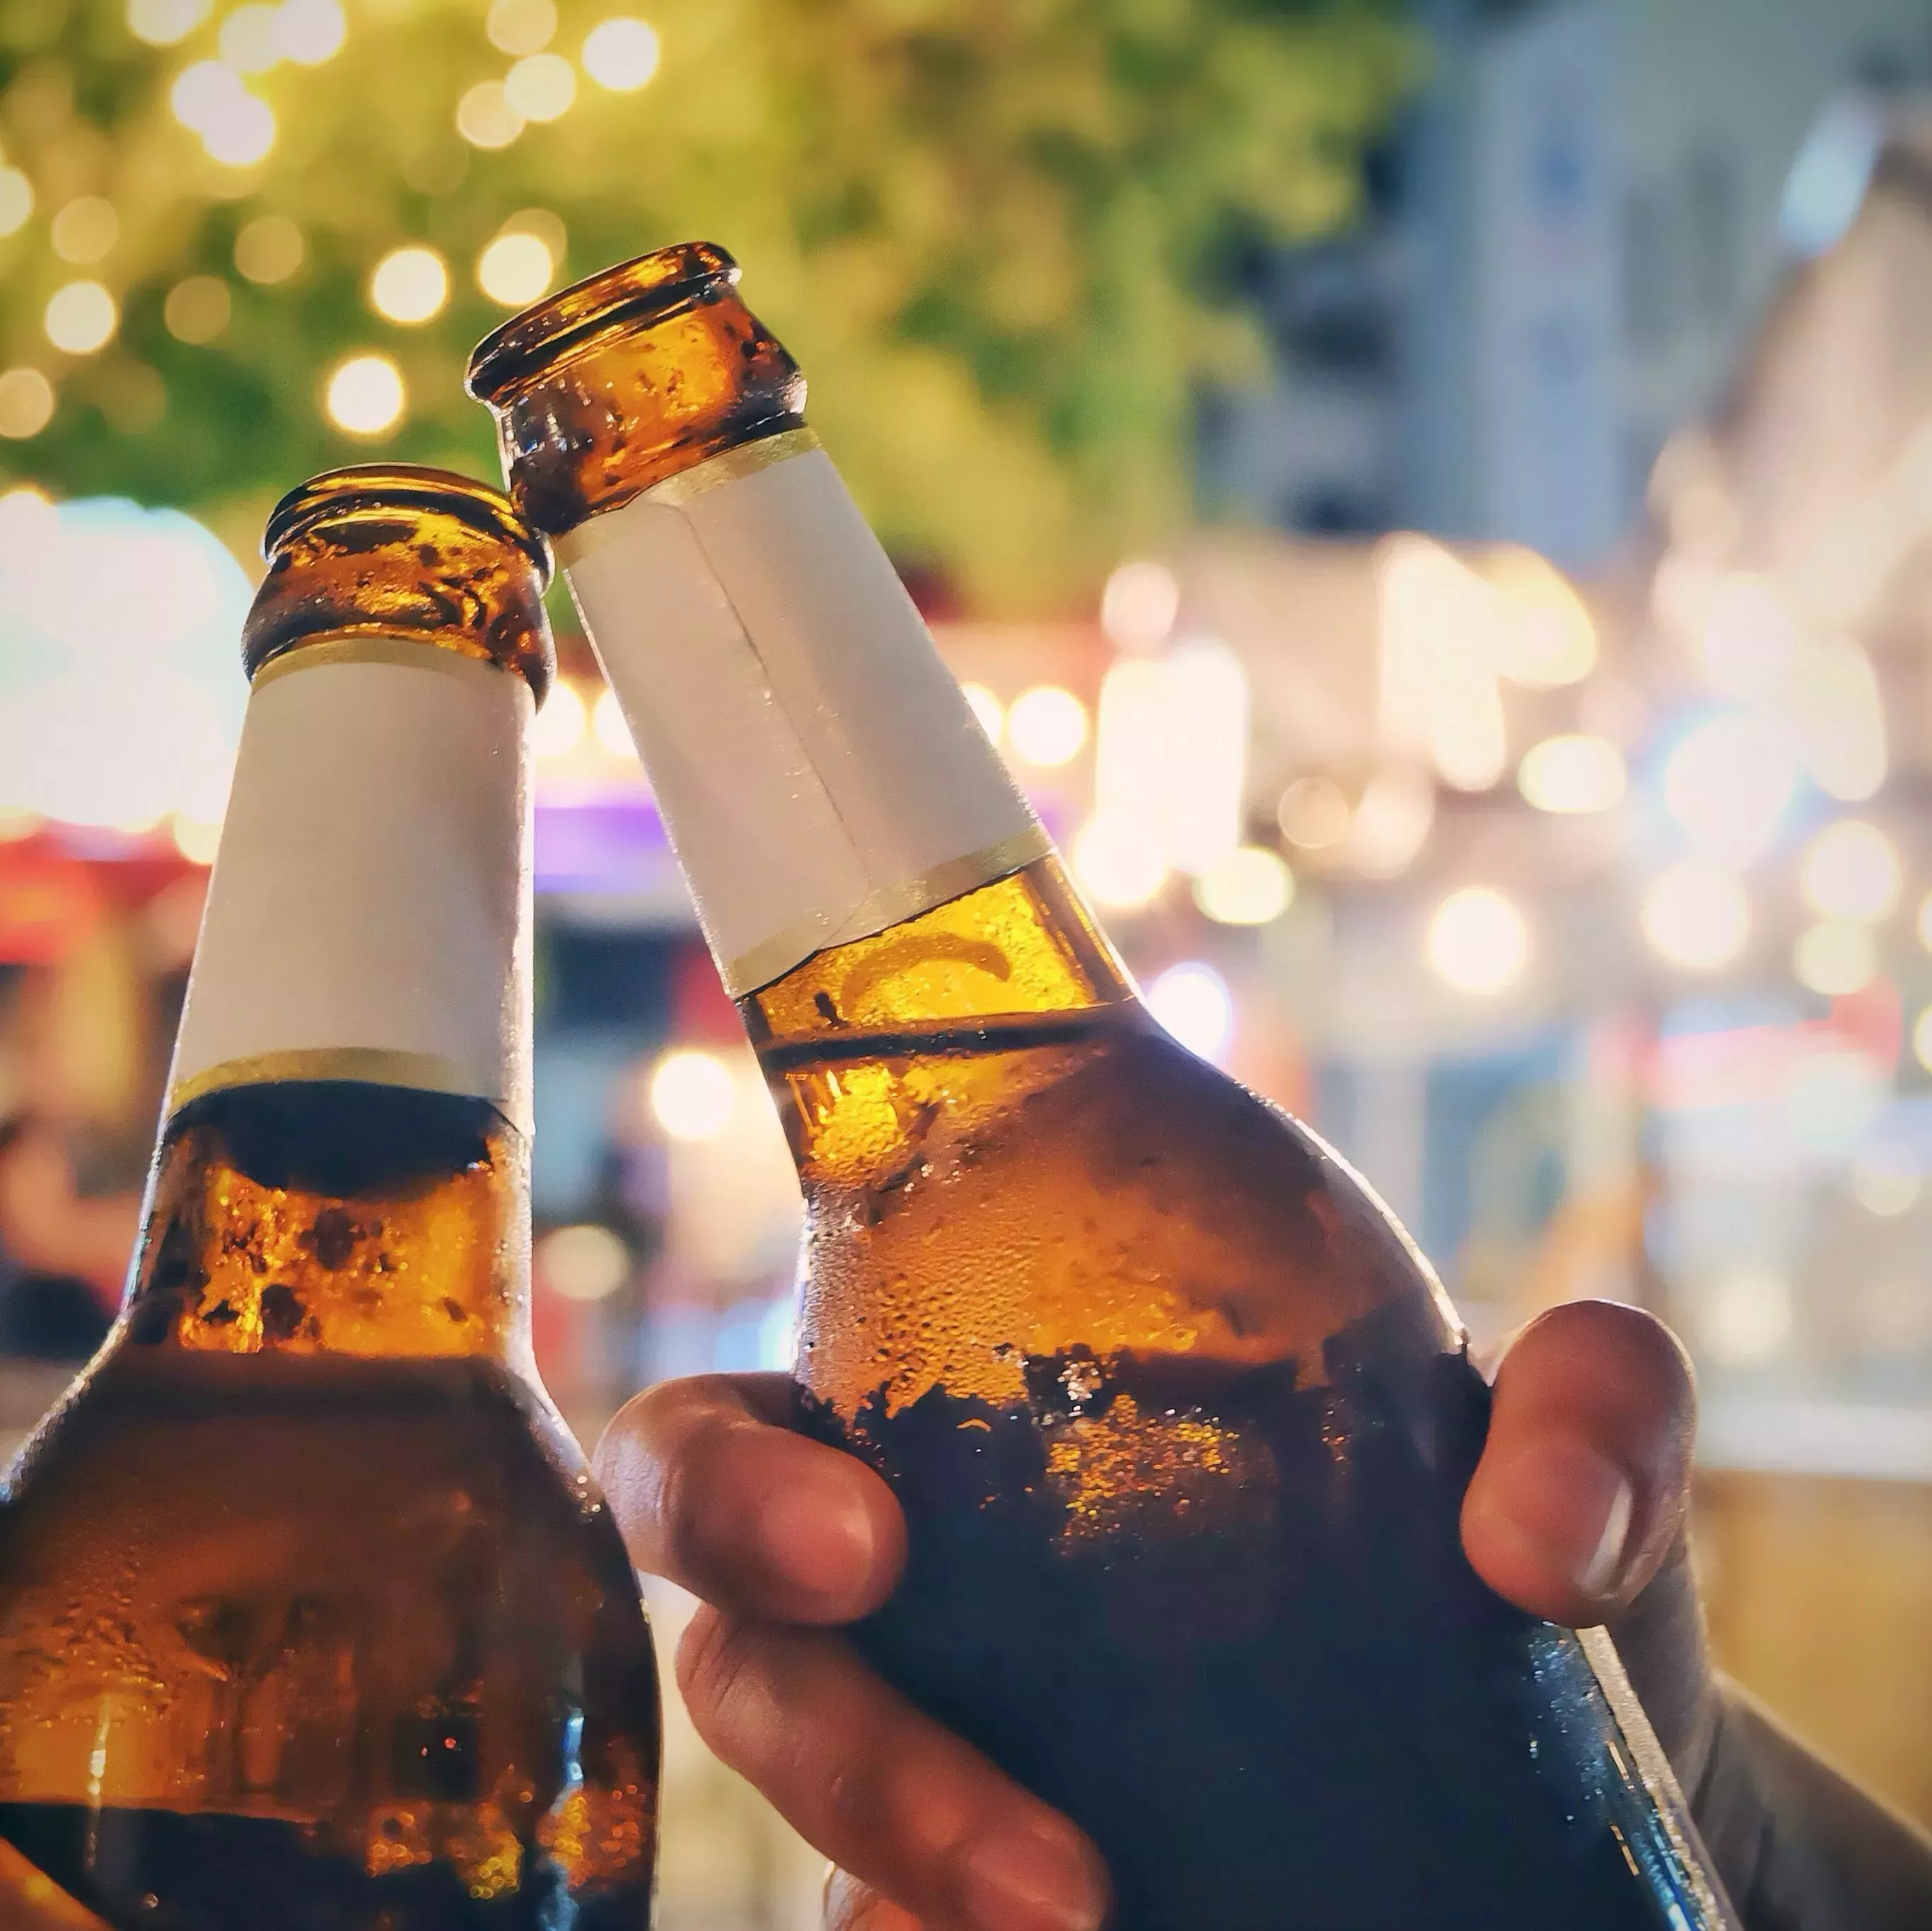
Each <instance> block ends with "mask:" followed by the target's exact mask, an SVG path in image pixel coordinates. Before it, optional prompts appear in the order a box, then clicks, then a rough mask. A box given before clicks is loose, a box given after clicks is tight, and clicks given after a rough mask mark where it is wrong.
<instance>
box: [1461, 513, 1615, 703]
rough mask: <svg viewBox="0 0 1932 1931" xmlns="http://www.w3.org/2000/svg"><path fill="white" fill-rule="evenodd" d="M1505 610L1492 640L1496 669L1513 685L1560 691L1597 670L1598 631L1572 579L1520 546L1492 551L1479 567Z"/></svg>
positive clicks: (1534, 553) (1532, 551)
mask: <svg viewBox="0 0 1932 1931" xmlns="http://www.w3.org/2000/svg"><path fill="white" fill-rule="evenodd" d="M1481 574H1482V575H1483V576H1484V578H1485V579H1487V581H1488V582H1489V583H1490V584H1491V585H1492V586H1493V587H1494V588H1495V589H1496V590H1498V591H1499V592H1500V593H1501V594H1502V599H1503V604H1504V608H1503V610H1502V612H1501V613H1500V614H1501V617H1502V621H1500V622H1499V623H1497V624H1496V628H1495V629H1494V631H1493V633H1492V635H1491V637H1490V650H1491V652H1492V653H1493V656H1494V659H1495V662H1496V668H1497V669H1498V670H1499V671H1501V672H1502V674H1503V675H1504V676H1505V677H1508V679H1509V680H1510V681H1511V683H1517V684H1522V685H1524V686H1526V687H1528V688H1529V689H1532V690H1555V689H1559V688H1561V687H1562V686H1564V685H1565V684H1575V683H1582V682H1583V680H1584V679H1585V678H1586V677H1588V676H1589V674H1590V673H1591V672H1592V671H1593V670H1595V668H1596V667H1597V627H1596V626H1595V623H1593V622H1592V620H1591V617H1590V612H1589V608H1588V607H1587V606H1586V605H1585V603H1584V602H1583V599H1582V598H1581V597H1580V596H1578V595H1577V592H1576V590H1575V588H1574V586H1573V585H1572V584H1571V581H1570V580H1569V578H1567V577H1566V576H1565V575H1564V574H1563V572H1562V571H1561V570H1559V569H1558V568H1557V567H1556V565H1555V564H1554V563H1551V562H1550V561H1549V560H1548V559H1547V558H1546V557H1540V556H1538V554H1537V553H1536V552H1535V551H1534V550H1528V549H1525V548H1523V547H1522V546H1521V545H1517V544H1506V545H1502V546H1501V547H1499V548H1496V549H1493V550H1491V551H1488V552H1487V554H1485V555H1484V558H1483V560H1482V563H1481Z"/></svg>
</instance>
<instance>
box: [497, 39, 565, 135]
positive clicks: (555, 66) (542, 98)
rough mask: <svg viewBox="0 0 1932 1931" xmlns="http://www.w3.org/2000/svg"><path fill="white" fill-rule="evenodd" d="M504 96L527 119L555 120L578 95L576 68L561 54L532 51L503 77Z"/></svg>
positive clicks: (563, 113) (560, 116) (562, 114)
mask: <svg viewBox="0 0 1932 1931" xmlns="http://www.w3.org/2000/svg"><path fill="white" fill-rule="evenodd" d="M503 98H504V99H505V101H508V103H509V104H510V105H511V107H512V108H514V110H516V112H517V113H519V114H520V115H522V116H523V119H525V120H526V121H555V120H559V119H561V118H562V116H564V115H565V114H567V113H569V111H570V104H571V102H572V101H574V100H575V99H576V98H577V70H576V68H574V67H572V66H571V64H570V63H569V62H568V61H567V60H565V59H564V57H563V56H562V55H561V54H553V53H540V54H531V55H529V56H527V57H526V59H522V60H520V61H518V62H517V64H516V65H515V66H514V67H513V68H511V70H510V71H509V72H508V74H505V75H504V77H503Z"/></svg>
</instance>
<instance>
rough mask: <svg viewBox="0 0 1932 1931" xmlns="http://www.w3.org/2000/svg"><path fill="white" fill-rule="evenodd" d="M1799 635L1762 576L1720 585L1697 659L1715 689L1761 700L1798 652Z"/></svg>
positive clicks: (1700, 637) (1737, 578) (1706, 618)
mask: <svg viewBox="0 0 1932 1931" xmlns="http://www.w3.org/2000/svg"><path fill="white" fill-rule="evenodd" d="M1797 650H1798V632H1797V631H1796V628H1795V627H1794V626H1793V623H1792V621H1791V618H1790V614H1789V613H1788V612H1787V611H1786V609H1785V608H1784V603H1783V602H1782V600H1781V599H1780V598H1779V596H1778V593H1777V591H1776V590H1775V589H1773V588H1772V586H1771V585H1770V584H1768V583H1767V582H1766V581H1765V580H1764V579H1763V578H1762V577H1755V576H1749V575H1742V574H1739V575H1733V576H1728V577H1724V578H1721V579H1719V580H1718V582H1717V583H1716V584H1715V588H1714V591H1713V593H1712V596H1711V599H1710V604H1709V608H1708V609H1707V610H1706V611H1705V612H1704V616H1703V623H1702V625H1701V626H1700V628H1699V631H1698V636H1697V655H1698V659H1699V662H1700V664H1701V665H1702V667H1703V672H1704V675H1705V677H1706V678H1707V679H1708V680H1709V682H1710V683H1711V685H1712V688H1713V689H1716V690H1718V691H1721V692H1723V693H1724V695H1725V696H1727V697H1732V698H1756V697H1762V696H1763V695H1766V693H1767V692H1769V691H1771V690H1772V689H1775V688H1776V686H1778V683H1780V682H1781V680H1783V679H1784V677H1786V676H1787V674H1789V673H1790V669H1791V666H1792V662H1793V659H1794V658H1795V657H1796V654H1797Z"/></svg>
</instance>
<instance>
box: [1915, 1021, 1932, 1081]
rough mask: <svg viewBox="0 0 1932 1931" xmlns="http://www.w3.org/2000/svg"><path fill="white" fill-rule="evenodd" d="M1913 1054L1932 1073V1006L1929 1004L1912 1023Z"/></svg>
mask: <svg viewBox="0 0 1932 1931" xmlns="http://www.w3.org/2000/svg"><path fill="white" fill-rule="evenodd" d="M1912 1057H1913V1059H1916V1060H1917V1061H1918V1063H1919V1065H1921V1066H1922V1067H1923V1068H1924V1069H1925V1071H1927V1072H1928V1073H1932V1006H1927V1008H1925V1010H1924V1011H1923V1012H1921V1014H1919V1015H1918V1018H1916V1019H1915V1020H1913V1021H1912Z"/></svg>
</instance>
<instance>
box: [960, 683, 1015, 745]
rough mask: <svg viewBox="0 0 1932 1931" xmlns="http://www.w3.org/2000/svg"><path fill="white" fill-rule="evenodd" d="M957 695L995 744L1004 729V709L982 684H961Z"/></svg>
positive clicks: (1005, 718)
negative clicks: (963, 699) (963, 700)
mask: <svg viewBox="0 0 1932 1931" xmlns="http://www.w3.org/2000/svg"><path fill="white" fill-rule="evenodd" d="M959 694H960V695H961V696H962V697H963V698H965V700H966V704H967V707H968V710H971V712H972V713H973V715H974V716H975V717H976V718H977V719H979V721H980V729H981V730H982V731H984V732H985V733H986V735H987V737H989V739H991V740H992V742H993V743H995V744H997V743H999V741H1000V734H1001V731H1004V729H1005V728H1006V722H1007V707H1006V706H1005V705H1004V704H1002V703H1001V701H1000V700H999V699H998V698H997V697H996V696H995V695H994V694H993V693H992V692H991V691H990V690H989V689H987V688H986V686H985V685H984V684H962V685H961V686H959Z"/></svg>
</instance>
